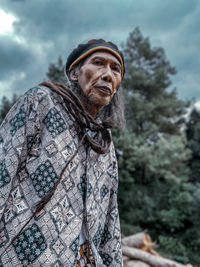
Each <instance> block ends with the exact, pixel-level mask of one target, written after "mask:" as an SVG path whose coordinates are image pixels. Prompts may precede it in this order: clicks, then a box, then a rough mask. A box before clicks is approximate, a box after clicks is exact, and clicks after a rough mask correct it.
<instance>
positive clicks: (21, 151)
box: [0, 87, 122, 267]
mask: <svg viewBox="0 0 200 267" xmlns="http://www.w3.org/2000/svg"><path fill="white" fill-rule="evenodd" d="M77 128H78V127H77V125H76V123H75V122H74V120H73V119H72V118H71V117H70V116H69V115H68V113H67V112H66V110H65V109H64V107H63V101H62V99H61V98H60V96H59V97H58V95H57V94H56V93H52V91H51V90H50V89H49V88H46V87H36V88H32V89H31V90H29V91H28V92H27V93H26V94H25V95H24V96H23V97H21V98H20V99H19V101H18V102H17V103H16V105H15V106H14V107H13V108H12V109H11V110H10V112H9V113H8V115H7V117H6V119H5V121H4V122H3V123H2V125H1V127H0V155H2V158H1V159H0V216H1V217H0V218H2V219H1V220H0V255H2V256H1V257H0V267H1V266H3V267H7V266H10V267H12V266H13V267H15V266H51V267H52V266H53V267H61V266H67V267H74V266H76V258H77V253H78V249H79V235H80V232H81V229H82V223H83V222H84V223H85V227H84V233H85V234H86V239H89V241H90V247H91V250H92V253H93V257H94V260H95V264H96V266H103V264H104V265H105V266H110V267H121V266H122V254H121V245H120V226H119V214H118V208H117V186H118V184H117V183H118V181H117V165H116V156H115V152H114V147H113V145H112V144H111V147H110V151H109V152H108V153H106V154H103V155H100V154H97V153H96V152H94V151H93V150H92V149H91V148H90V147H88V146H87V144H85V143H84V144H83V145H81V147H80V149H79V151H78V153H77V154H76V156H75V157H74V159H73V160H72V162H71V163H70V164H69V165H68V167H67V168H66V170H65V171H64V173H63V176H62V179H61V181H60V183H59V184H58V187H57V189H56V191H55V192H54V194H53V196H52V198H51V200H50V201H49V202H48V203H47V205H46V206H45V207H44V208H43V209H42V211H41V212H40V213H39V214H37V216H36V217H35V218H33V219H32V220H31V221H30V222H29V223H28V225H27V226H26V227H25V229H24V230H23V231H22V232H21V233H20V234H19V236H18V237H17V238H16V239H15V241H14V242H13V243H12V244H10V241H11V240H12V238H13V237H15V236H16V235H17V234H18V233H19V232H20V230H21V229H22V227H23V226H24V225H25V223H26V222H27V221H28V220H29V219H30V216H31V215H32V213H33V211H34V210H35V207H36V205H37V203H38V202H39V201H40V200H41V198H43V197H44V196H46V195H47V194H48V193H49V192H50V190H51V189H52V188H53V187H54V185H55V183H56V182H57V181H58V178H59V177H60V174H61V172H62V170H63V168H64V167H65V166H66V164H67V162H68V160H69V158H70V157H71V156H72V155H73V154H74V153H75V151H76V148H77V147H78V142H79V137H78V134H77V131H76V129H77ZM24 133H26V134H27V136H25V135H24ZM113 229H114V230H113Z"/></svg>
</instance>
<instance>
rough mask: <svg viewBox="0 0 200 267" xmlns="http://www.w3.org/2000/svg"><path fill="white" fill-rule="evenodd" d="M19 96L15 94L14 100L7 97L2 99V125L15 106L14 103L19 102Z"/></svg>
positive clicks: (0, 120) (0, 115) (0, 107)
mask: <svg viewBox="0 0 200 267" xmlns="http://www.w3.org/2000/svg"><path fill="white" fill-rule="evenodd" d="M17 99H18V96H17V95H16V94H13V96H12V99H11V100H9V99H8V98H7V97H6V96H3V97H2V99H1V104H0V124H1V123H2V121H3V120H4V118H5V116H6V114H7V113H8V111H9V110H10V108H11V107H12V106H13V105H14V103H15V102H16V101H17Z"/></svg>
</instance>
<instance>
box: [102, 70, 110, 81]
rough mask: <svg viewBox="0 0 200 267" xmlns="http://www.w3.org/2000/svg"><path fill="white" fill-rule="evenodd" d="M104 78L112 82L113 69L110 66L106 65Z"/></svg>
mask: <svg viewBox="0 0 200 267" xmlns="http://www.w3.org/2000/svg"><path fill="white" fill-rule="evenodd" d="M102 79H103V80H104V81H106V82H111V81H112V70H111V68H110V66H107V67H105V69H104V72H103V75H102Z"/></svg>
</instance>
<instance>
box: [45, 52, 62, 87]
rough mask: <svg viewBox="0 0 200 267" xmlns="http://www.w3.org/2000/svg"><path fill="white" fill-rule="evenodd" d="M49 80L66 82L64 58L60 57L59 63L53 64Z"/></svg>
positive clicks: (49, 71)
mask: <svg viewBox="0 0 200 267" xmlns="http://www.w3.org/2000/svg"><path fill="white" fill-rule="evenodd" d="M47 78H48V79H50V80H51V81H53V82H63V83H65V82H66V78H65V76H64V64H63V61H62V58H61V57H59V58H58V61H57V63H55V64H54V63H51V64H50V65H49V69H48V72H47Z"/></svg>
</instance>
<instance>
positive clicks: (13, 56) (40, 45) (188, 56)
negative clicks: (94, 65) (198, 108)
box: [0, 0, 200, 98]
mask: <svg viewBox="0 0 200 267" xmlns="http://www.w3.org/2000/svg"><path fill="white" fill-rule="evenodd" d="M0 8H2V9H3V10H5V11H6V12H9V13H11V14H13V15H14V16H16V17H17V18H18V21H17V22H15V24H14V33H13V35H12V36H3V35H2V36H0V57H1V62H0V70H1V71H0V86H1V88H2V86H3V88H7V89H4V90H2V89H1V91H0V97H1V96H2V95H3V94H5V93H6V92H9V94H12V92H13V91H14V90H15V91H17V92H22V91H23V90H27V89H28V88H29V87H31V86H33V85H35V83H38V82H40V80H41V79H43V78H44V77H45V73H46V72H47V69H48V65H49V63H50V62H55V61H57V58H58V56H59V55H61V56H62V57H63V59H66V57H67V55H68V54H69V52H70V50H71V49H72V48H73V47H74V46H76V45H77V44H78V43H80V42H81V41H86V40H88V39H89V38H91V37H94V38H98V37H102V38H105V39H107V40H113V41H114V42H116V43H117V44H118V45H120V43H121V42H122V41H125V39H126V38H127V37H128V33H129V32H130V31H132V30H133V29H134V28H135V27H136V26H139V27H140V29H141V31H142V32H143V34H144V36H150V41H151V42H152V44H153V45H154V46H162V47H163V48H164V49H165V51H166V54H167V57H168V58H169V59H170V61H171V62H172V65H175V66H176V67H177V70H178V74H177V76H176V77H175V78H174V79H173V85H174V86H176V87H177V88H178V91H179V95H180V96H181V97H190V96H191V97H192V96H197V97H199V98H200V95H199V93H198V91H200V90H198V83H199V79H198V76H197V75H196V74H197V72H198V71H197V69H198V67H200V62H199V57H198V49H199V42H200V34H199V29H198V28H199V27H198V19H199V16H200V1H199V0H190V1H188V0H176V1H174V0H168V1H160V0H153V1H149V0H140V1H137V2H136V1H132V0H126V1H121V0H96V1H93V0H84V1H81V0H59V1H58V0H43V1H41V0H29V1H28V0H1V2H0ZM186 77H187V78H186ZM191 80H193V83H191ZM8 86H9V87H10V90H8ZM186 87H187V88H188V87H190V90H189V91H188V90H186ZM22 88H24V89H22Z"/></svg>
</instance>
